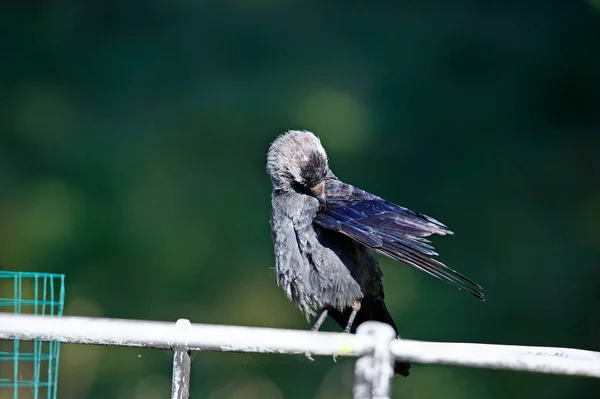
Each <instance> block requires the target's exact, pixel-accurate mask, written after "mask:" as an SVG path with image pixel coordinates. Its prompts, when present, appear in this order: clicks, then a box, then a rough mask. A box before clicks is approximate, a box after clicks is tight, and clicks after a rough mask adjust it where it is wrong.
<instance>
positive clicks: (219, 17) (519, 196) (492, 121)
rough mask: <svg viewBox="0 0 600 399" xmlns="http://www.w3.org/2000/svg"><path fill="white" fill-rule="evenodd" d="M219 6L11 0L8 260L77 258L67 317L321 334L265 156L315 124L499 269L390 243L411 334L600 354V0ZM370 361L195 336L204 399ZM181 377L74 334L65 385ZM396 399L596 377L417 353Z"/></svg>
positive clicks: (303, 389)
mask: <svg viewBox="0 0 600 399" xmlns="http://www.w3.org/2000/svg"><path fill="white" fill-rule="evenodd" d="M203 3H204V2H194V1H182V0H174V1H171V2H158V1H148V2H142V1H132V2H119V1H96V0H90V1H85V2H75V1H68V0H67V1H58V2H27V4H25V3H23V2H17V1H12V2H11V1H8V2H5V3H3V4H2V5H1V6H0V50H1V53H0V54H1V55H0V57H1V62H0V267H1V268H2V269H6V270H22V271H40V272H41V271H47V272H57V273H65V274H66V275H67V304H66V310H65V314H67V315H81V316H103V317H119V318H136V319H149V320H169V321H175V320H176V319H177V318H179V317H186V318H189V319H190V320H191V321H192V322H199V323H222V324H232V325H248V326H267V327H285V328H297V329H307V328H308V327H309V324H307V323H306V321H305V320H304V319H303V317H302V315H301V314H300V312H299V311H297V310H296V308H295V307H294V306H293V305H292V304H291V303H290V302H289V301H288V300H287V299H286V298H285V296H284V295H283V293H282V292H281V291H280V289H279V288H278V287H277V285H276V282H275V278H274V273H273V269H272V268H273V266H274V259H273V253H272V244H271V238H270V231H269V223H268V221H269V206H270V194H271V193H270V190H271V187H270V182H269V180H268V178H267V176H266V173H265V155H266V151H267V149H268V146H269V144H270V142H271V141H272V140H273V139H274V138H275V136H276V135H277V134H280V133H282V132H284V131H285V130H287V129H308V130H312V131H314V132H316V133H317V134H318V135H319V136H320V137H321V139H322V141H323V143H324V145H325V147H326V149H327V150H328V152H329V156H330V160H331V167H332V169H333V170H334V172H335V173H336V174H337V175H338V176H339V177H340V178H341V179H342V180H345V181H347V182H349V183H352V184H355V185H357V186H359V187H361V188H363V189H365V190H368V191H371V192H373V193H375V194H378V195H380V196H382V197H384V198H386V199H389V200H390V201H392V202H396V203H398V204H400V205H403V206H407V207H410V208H413V209H415V210H417V211H421V212H424V213H426V214H428V215H431V216H433V217H435V218H437V219H439V220H440V221H442V222H444V223H445V224H447V225H448V226H449V227H450V228H451V229H452V230H453V231H454V232H455V234H456V235H455V236H454V237H438V238H434V245H435V246H436V248H437V249H438V251H439V252H440V254H441V257H440V259H441V260H442V261H444V262H445V263H447V264H448V265H450V266H451V267H454V268H456V269H458V270H459V271H461V272H463V273H465V274H466V275H468V276H469V277H471V278H473V279H474V280H475V281H477V282H478V283H480V284H481V285H482V286H483V287H484V289H485V293H486V296H487V298H488V301H487V302H486V303H483V304H482V303H478V302H477V301H476V300H475V299H474V298H472V297H471V296H469V295H467V294H466V293H464V292H461V291H458V290H455V289H454V288H452V287H450V286H448V285H446V284H443V283H442V282H439V281H437V280H435V279H432V278H430V277H428V276H427V275H425V274H422V273H418V272H416V271H414V270H412V269H410V268H408V267H406V266H402V265H399V264H396V263H394V262H392V261H389V260H387V259H382V261H381V263H382V268H383V270H384V273H385V276H386V281H385V284H386V299H387V303H388V307H389V309H390V312H391V313H392V315H393V316H394V318H395V319H396V322H397V324H398V327H399V328H400V331H401V335H403V336H404V337H406V338H411V339H423V340H435V341H465V342H482V343H501V344H522V345H547V346H566V347H577V348H583V349H591V350H600V313H599V311H598V304H599V301H600V283H599V281H600V265H599V261H600V231H599V230H598V226H599V223H600V2H599V1H598V0H589V1H588V2H586V1H583V0H581V1H580V0H573V1H562V2H559V1H556V2H548V1H546V2H544V1H487V2H484V1H467V0H455V1H440V0H438V1H436V0H422V1H402V2H401V1H399V2H395V3H392V2H389V3H380V4H379V5H362V6H354V5H349V4H347V3H346V2H335V3H334V2H328V3H327V4H321V5H313V4H309V2H299V1H283V2H275V1H238V2H222V4H221V5H214V4H213V5H210V4H203ZM386 4H387V5H386ZM325 329H327V330H333V331H339V328H338V327H337V326H336V325H334V323H332V322H328V323H327V324H326V325H325ZM352 370H353V361H352V360H350V359H342V360H340V361H338V363H333V362H332V360H331V358H329V357H327V358H318V359H317V360H316V362H315V363H310V362H309V361H308V360H306V359H305V358H304V357H302V356H293V357H286V356H275V355H251V354H227V353H199V354H198V355H197V356H196V357H195V358H194V361H193V365H192V387H191V398H212V399H220V398H223V399H224V398H227V399H242V398H267V399H270V398H273V399H278V398H319V399H324V398H328V399H329V398H332V399H336V398H348V397H349V396H350V393H351V388H352V378H353V375H352V373H353V371H352ZM170 372H171V357H170V354H169V353H168V352H161V351H153V350H145V349H131V348H106V347H95V346H83V345H64V346H63V349H62V358H61V368H60V378H59V398H91V399H96V398H98V399H100V398H117V399H124V398H134V399H142V398H144V399H155V398H165V397H168V395H169V393H170ZM394 397H396V398H418V399H430V398H464V399H468V398H507V397H510V398H528V399H532V398H598V397H600V382H598V381H594V380H590V379H584V378H573V377H564V376H548V375H536V374H524V373H516V372H508V371H492V370H477V369H468V368H456V367H442V366H424V365H414V366H413V369H412V375H411V377H410V378H408V379H400V378H398V379H396V380H395V382H394Z"/></svg>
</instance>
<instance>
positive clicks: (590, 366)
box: [0, 314, 600, 399]
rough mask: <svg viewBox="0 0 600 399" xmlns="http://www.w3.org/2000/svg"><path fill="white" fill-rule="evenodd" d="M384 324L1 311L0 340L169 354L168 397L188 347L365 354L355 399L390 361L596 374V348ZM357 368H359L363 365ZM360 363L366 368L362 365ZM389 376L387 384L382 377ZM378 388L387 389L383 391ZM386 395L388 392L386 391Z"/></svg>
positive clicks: (372, 392)
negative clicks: (335, 326)
mask: <svg viewBox="0 0 600 399" xmlns="http://www.w3.org/2000/svg"><path fill="white" fill-rule="evenodd" d="M389 328H390V327H389V326H387V325H385V324H382V323H376V322H368V323H363V324H362V325H361V326H360V327H359V331H357V334H344V333H331V332H318V333H315V332H309V331H297V330H285V329H273V328H260V327H238V326H224V325H210V324H191V323H190V322H189V321H187V320H185V319H182V320H179V321H178V322H177V323H173V322H157V321H138V320H124V319H106V318H86V317H53V316H33V315H13V314H0V339H12V338H18V339H23V340H32V339H41V340H44V341H60V342H64V343H78V344H93V345H116V346H134V347H148V348H159V349H169V350H173V351H174V373H173V394H172V395H173V396H172V397H173V398H178V399H185V398H187V397H188V392H189V367H190V360H189V355H188V351H190V350H193V351H233V352H260V353H278V354H303V353H306V352H310V353H312V354H314V355H341V356H353V357H363V359H362V360H363V361H362V362H357V371H356V379H357V382H356V384H357V385H356V386H355V398H374V397H377V398H387V397H389V386H390V384H389V378H391V367H392V363H393V360H394V358H395V359H403V360H408V361H412V362H417V363H437V364H449V365H457V366H468V367H481V368H492V369H507V370H516V371H528V372H539V373H553V374H564V375H577V376H585V377H596V378H600V353H599V352H592V351H586V350H579V349H568V348H549V347H536V346H511V345H491V344H471V343H452V342H424V341H413V340H405V339H393V338H394V334H390V331H389ZM361 365H362V366H361ZM365 367H367V368H366V369H365ZM386 381H387V382H386ZM382 392H388V393H387V394H383V393H382ZM386 395H387V396H386Z"/></svg>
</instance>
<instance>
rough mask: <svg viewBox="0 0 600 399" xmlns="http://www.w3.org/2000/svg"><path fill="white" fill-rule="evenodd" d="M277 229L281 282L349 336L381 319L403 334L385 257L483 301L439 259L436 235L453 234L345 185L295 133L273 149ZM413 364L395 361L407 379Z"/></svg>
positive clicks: (312, 144)
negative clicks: (389, 299)
mask: <svg viewBox="0 0 600 399" xmlns="http://www.w3.org/2000/svg"><path fill="white" fill-rule="evenodd" d="M267 172H268V174H269V176H270V178H271V182H272V183H273V194H272V208H271V229H272V238H273V245H274V249H275V270H276V273H277V281H278V283H279V285H280V286H281V287H282V288H283V289H284V291H285V293H286V295H287V296H288V298H290V299H291V300H292V301H294V302H295V303H296V304H297V305H298V307H299V308H300V310H301V311H302V312H303V313H304V314H305V315H306V316H307V317H310V316H315V315H316V314H317V313H318V312H321V316H320V317H319V319H318V320H317V322H316V323H315V325H314V326H313V328H312V330H318V329H319V327H320V325H321V324H322V323H323V321H324V320H325V318H326V317H327V315H329V316H331V317H332V318H333V319H334V320H335V321H336V322H337V323H338V324H340V326H341V327H342V328H344V331H346V332H355V331H356V327H358V326H359V325H360V324H361V323H362V322H364V321H367V320H377V321H381V322H384V323H387V324H389V325H391V326H392V327H393V328H394V329H395V330H396V333H397V332H398V330H397V328H396V325H395V323H394V321H393V320H392V317H391V316H390V314H389V313H388V311H387V309H386V306H385V303H384V292H383V283H382V280H383V275H382V273H381V269H380V268H379V265H378V263H377V260H376V259H375V256H374V252H379V253H382V254H384V255H387V256H389V257H391V258H393V259H396V260H398V261H399V262H402V263H404V264H407V265H409V266H412V267H415V268H417V269H419V270H421V271H424V272H426V273H428V274H430V275H432V276H434V277H436V278H438V279H440V280H443V281H446V282H448V283H450V284H452V285H454V286H455V287H457V288H460V289H464V290H466V291H468V292H469V293H471V294H472V295H474V296H475V297H477V298H478V299H479V300H481V301H483V300H484V297H483V293H482V288H481V287H480V286H479V285H478V284H477V283H475V282H474V281H472V280H471V279H469V278H467V277H465V276H463V275H462V274H460V273H458V272H457V271H454V270H452V269H450V268H449V267H447V266H446V265H444V264H443V263H441V262H439V261H437V260H435V259H432V256H435V255H437V254H436V253H435V252H434V250H433V247H432V246H431V245H430V243H429V241H428V240H427V239H426V238H424V237H427V236H429V235H431V234H439V235H446V234H452V232H451V231H450V230H448V228H447V227H446V226H444V225H443V224H442V223H440V222H438V221H437V220H435V219H433V218H431V217H429V216H426V215H423V214H420V213H417V212H414V211H411V210H409V209H406V208H403V207H400V206H398V205H395V204H392V203H390V202H388V201H386V200H384V199H382V198H380V197H378V196H376V195H373V194H370V193H368V192H366V191H363V190H361V189H359V188H356V187H353V186H351V185H349V184H345V183H343V182H341V181H340V180H338V179H337V177H336V176H335V175H334V174H333V173H332V172H331V170H330V169H329V166H328V162H327V154H326V153H325V150H324V149H323V147H322V146H321V143H320V141H319V139H318V138H317V137H316V136H315V135H313V134H312V133H310V132H307V131H289V132H287V133H285V134H283V135H281V136H279V137H278V138H277V139H276V140H275V141H274V142H273V143H272V144H271V147H270V148H269V152H268V155H267ZM409 368H410V366H409V364H408V363H404V362H396V366H395V371H396V373H397V374H400V375H404V376H407V375H408V374H409Z"/></svg>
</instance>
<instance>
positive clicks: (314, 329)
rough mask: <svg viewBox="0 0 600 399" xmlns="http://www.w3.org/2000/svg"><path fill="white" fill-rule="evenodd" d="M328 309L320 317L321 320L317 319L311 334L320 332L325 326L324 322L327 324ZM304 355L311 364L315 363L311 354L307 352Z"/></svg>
mask: <svg viewBox="0 0 600 399" xmlns="http://www.w3.org/2000/svg"><path fill="white" fill-rule="evenodd" d="M327 313H328V312H327V309H325V310H324V311H323V313H321V315H320V316H319V318H318V319H317V321H316V322H315V324H314V325H313V326H312V327H311V328H310V332H317V331H319V328H321V325H322V324H323V322H325V319H326V318H327ZM304 355H305V356H306V357H307V358H308V360H310V361H311V362H312V361H314V360H315V359H313V358H312V356H311V355H310V352H306V353H304Z"/></svg>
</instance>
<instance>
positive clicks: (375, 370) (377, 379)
mask: <svg viewBox="0 0 600 399" xmlns="http://www.w3.org/2000/svg"><path fill="white" fill-rule="evenodd" d="M356 333H357V334H359V335H366V336H369V337H370V338H372V339H373V344H374V345H373V351H372V352H370V353H367V354H365V355H363V356H361V357H360V358H359V359H358V360H357V361H356V369H355V381H354V399H389V398H390V394H391V382H392V377H393V376H394V367H393V364H394V356H393V355H392V352H391V350H390V343H391V342H392V340H393V339H395V338H396V332H395V331H394V329H393V328H392V327H391V326H389V325H387V324H383V323H377V322H365V323H363V324H361V325H360V326H359V327H358V328H357V330H356Z"/></svg>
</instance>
